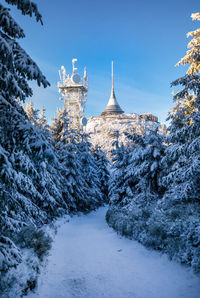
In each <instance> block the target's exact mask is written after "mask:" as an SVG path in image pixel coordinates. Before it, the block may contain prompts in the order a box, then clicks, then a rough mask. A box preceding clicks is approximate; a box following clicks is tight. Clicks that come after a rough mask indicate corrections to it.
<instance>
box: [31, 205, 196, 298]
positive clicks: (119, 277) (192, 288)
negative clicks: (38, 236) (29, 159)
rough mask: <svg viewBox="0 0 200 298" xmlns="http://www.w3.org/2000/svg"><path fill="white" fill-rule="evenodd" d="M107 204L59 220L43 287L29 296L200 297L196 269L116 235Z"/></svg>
mask: <svg viewBox="0 0 200 298" xmlns="http://www.w3.org/2000/svg"><path fill="white" fill-rule="evenodd" d="M106 210H107V208H106V207H103V208H99V209H98V210H97V211H96V212H92V213H90V214H87V215H81V216H74V217H73V218H70V221H69V222H66V220H64V219H62V220H60V221H59V222H58V223H59V227H58V233H57V235H56V236H55V240H54V244H53V248H52V250H51V252H50V256H49V258H48V262H47V265H46V267H45V268H44V269H43V271H42V273H41V275H40V277H39V284H38V288H37V289H36V292H35V293H31V294H29V295H28V297H29V298H33V297H41V298H62V297H63V298H64V297H65V298H68V297H77V298H78V297H81V298H86V297H87V298H98V297H99V298H100V297H107V298H112V297H113V298H118V297H120V298H121V297H126V298H128V297H131V298H134V297H135V298H161V297H162V298H179V297H180V298H199V297H200V296H199V293H200V282H199V278H198V277H197V276H195V275H194V274H193V273H192V271H191V269H189V268H187V267H184V266H182V265H180V264H178V263H176V262H173V261H169V259H168V258H167V257H166V256H165V255H161V254H160V253H158V252H155V251H151V250H147V249H146V248H144V247H143V246H142V245H140V244H139V243H137V242H136V241H133V240H129V239H126V238H124V237H121V236H119V235H117V233H116V232H114V231H113V230H112V229H111V228H109V227H108V225H107V223H106V221H105V213H106Z"/></svg>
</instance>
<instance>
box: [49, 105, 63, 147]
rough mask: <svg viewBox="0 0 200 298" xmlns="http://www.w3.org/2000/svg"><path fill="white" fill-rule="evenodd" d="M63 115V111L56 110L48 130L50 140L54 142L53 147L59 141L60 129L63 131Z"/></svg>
mask: <svg viewBox="0 0 200 298" xmlns="http://www.w3.org/2000/svg"><path fill="white" fill-rule="evenodd" d="M63 113H64V109H57V115H55V116H54V118H53V119H52V120H53V121H52V125H51V127H50V130H51V132H52V139H53V140H54V141H55V145H57V143H58V142H59V141H60V138H61V134H62V129H63V120H62V119H63Z"/></svg>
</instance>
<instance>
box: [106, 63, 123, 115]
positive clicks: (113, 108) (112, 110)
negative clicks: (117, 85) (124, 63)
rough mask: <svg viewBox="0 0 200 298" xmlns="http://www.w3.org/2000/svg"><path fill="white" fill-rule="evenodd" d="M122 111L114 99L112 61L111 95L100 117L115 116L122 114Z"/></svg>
mask: <svg viewBox="0 0 200 298" xmlns="http://www.w3.org/2000/svg"><path fill="white" fill-rule="evenodd" d="M123 113H124V111H122V109H121V108H120V106H119V104H118V102H117V100H116V97H115V90H114V75H113V61H112V88H111V94H110V98H109V101H108V104H107V106H106V108H105V110H104V111H103V112H102V113H101V115H102V116H105V115H115V114H123Z"/></svg>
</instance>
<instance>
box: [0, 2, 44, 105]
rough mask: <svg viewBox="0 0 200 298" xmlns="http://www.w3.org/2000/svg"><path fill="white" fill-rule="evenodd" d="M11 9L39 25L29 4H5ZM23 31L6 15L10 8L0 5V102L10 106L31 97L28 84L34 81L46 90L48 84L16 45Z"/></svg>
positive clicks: (39, 18) (36, 12)
mask: <svg viewBox="0 0 200 298" xmlns="http://www.w3.org/2000/svg"><path fill="white" fill-rule="evenodd" d="M5 2H7V3H8V4H10V5H15V6H16V7H17V9H19V10H20V11H21V12H22V14H23V15H29V16H33V15H34V16H35V18H36V21H40V22H41V24H42V17H41V14H40V13H39V11H38V8H37V5H36V4H35V3H34V2H31V1H29V0H16V1H14V0H5ZM24 37H25V34H24V31H23V29H22V28H21V27H20V26H19V25H18V24H17V22H16V21H15V20H14V19H13V18H12V16H11V14H10V8H6V7H4V6H3V5H2V4H0V89H1V93H0V95H1V96H2V98H1V99H3V98H4V99H6V100H7V101H9V102H10V103H13V100H14V99H15V98H19V99H20V100H22V101H24V100H25V99H26V97H29V96H32V89H31V88H30V87H29V85H28V80H35V81H37V84H38V85H39V86H40V85H43V86H44V87H47V86H48V85H49V82H48V81H47V80H46V78H45V76H44V75H43V74H42V72H41V71H40V69H39V67H38V66H37V64H36V63H35V62H34V61H33V60H32V59H31V57H30V56H29V55H28V54H27V53H26V51H25V50H24V49H23V48H22V47H21V46H20V45H19V43H18V42H17V39H20V38H24Z"/></svg>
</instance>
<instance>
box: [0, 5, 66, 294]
mask: <svg viewBox="0 0 200 298" xmlns="http://www.w3.org/2000/svg"><path fill="white" fill-rule="evenodd" d="M5 2H7V3H8V4H11V5H14V6H16V7H17V8H18V9H19V10H20V11H21V12H22V14H24V15H29V16H32V15H34V16H35V17H36V20H37V21H40V22H42V19H41V15H40V13H39V12H38V9H37V5H36V4H35V3H33V2H31V1H29V0H18V1H15V0H6V1H5ZM23 37H25V34H24V31H23V29H22V28H21V27H20V26H19V25H18V24H17V23H16V21H15V20H14V19H13V18H12V16H11V14H10V9H9V8H5V7H4V6H3V5H2V4H0V87H1V88H0V139H1V145H0V197H1V200H0V235H1V237H0V260H1V261H0V271H1V273H2V275H1V278H0V296H1V294H2V291H3V289H4V287H8V286H14V280H16V281H17V280H18V281H19V283H21V281H20V280H19V279H20V277H17V275H15V276H13V275H12V274H15V270H14V269H13V270H11V271H10V270H9V269H10V268H16V267H17V264H19V262H21V260H22V258H21V256H22V254H21V253H20V248H21V246H22V242H20V241H19V239H18V236H19V233H20V232H21V230H22V229H23V228H24V227H25V226H27V227H29V228H31V227H33V229H36V227H38V226H39V225H41V224H43V223H45V222H48V220H50V219H52V218H53V217H55V216H56V215H59V214H62V213H63V212H65V211H66V210H68V206H67V203H66V202H65V201H64V200H63V198H62V194H61V191H60V190H61V184H62V177H61V175H60V174H59V171H58V168H59V162H58V159H57V157H56V153H55V150H54V148H53V147H52V146H51V144H50V143H49V141H47V139H46V137H45V136H44V135H43V134H42V133H41V132H40V133H39V131H38V129H36V127H34V126H33V125H32V124H31V123H30V121H29V120H28V117H27V115H26V113H25V112H24V110H23V108H22V106H21V105H20V104H19V101H20V100H21V101H24V100H25V99H26V98H27V97H29V96H31V95H32V90H31V88H30V87H29V85H28V80H36V81H37V83H38V85H43V86H44V87H47V86H48V85H49V83H48V82H47V80H46V78H45V77H44V75H43V74H42V73H41V71H40V69H39V68H38V66H37V65H36V63H35V62H34V61H33V60H32V59H31V58H30V56H29V55H28V54H27V53H26V52H25V50H24V49H23V48H22V47H21V46H20V45H19V43H18V41H17V40H18V39H20V38H23ZM16 99H17V100H16ZM34 235H36V234H35V233H34ZM43 240H44V238H43ZM43 240H42V239H41V242H40V245H42V243H43ZM30 241H32V245H34V241H35V239H34V238H32V239H31V240H30ZM29 247H30V245H29ZM35 268H36V269H35V270H37V267H35ZM9 272H11V273H10V275H9ZM35 274H36V272H35ZM8 275H9V276H10V281H9V280H8V278H7V277H8ZM25 282H26V280H25Z"/></svg>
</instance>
